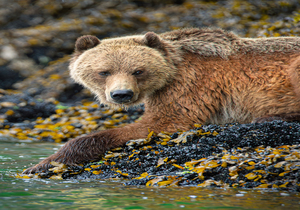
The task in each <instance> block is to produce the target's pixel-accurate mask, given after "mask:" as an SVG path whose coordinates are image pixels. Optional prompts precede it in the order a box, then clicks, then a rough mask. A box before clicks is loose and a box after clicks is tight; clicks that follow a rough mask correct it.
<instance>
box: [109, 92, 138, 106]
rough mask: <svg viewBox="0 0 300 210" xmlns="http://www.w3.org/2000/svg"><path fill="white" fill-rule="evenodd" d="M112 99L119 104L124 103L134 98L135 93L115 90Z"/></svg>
mask: <svg viewBox="0 0 300 210" xmlns="http://www.w3.org/2000/svg"><path fill="white" fill-rule="evenodd" d="M110 96H111V98H112V99H113V100H114V101H116V102H118V103H124V102H128V101H130V99H132V97H133V91H132V90H115V91H113V92H110Z"/></svg>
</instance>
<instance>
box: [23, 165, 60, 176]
mask: <svg viewBox="0 0 300 210" xmlns="http://www.w3.org/2000/svg"><path fill="white" fill-rule="evenodd" d="M53 167H54V166H53V165H51V164H50V163H39V164H37V165H35V166H33V167H30V168H27V169H26V170H25V171H23V173H22V174H35V173H39V172H46V171H48V170H49V169H50V168H53Z"/></svg>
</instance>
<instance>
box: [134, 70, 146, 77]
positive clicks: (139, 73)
mask: <svg viewBox="0 0 300 210" xmlns="http://www.w3.org/2000/svg"><path fill="white" fill-rule="evenodd" d="M142 73H144V72H143V71H141V70H137V71H135V72H133V73H132V75H135V76H137V75H141V74H142Z"/></svg>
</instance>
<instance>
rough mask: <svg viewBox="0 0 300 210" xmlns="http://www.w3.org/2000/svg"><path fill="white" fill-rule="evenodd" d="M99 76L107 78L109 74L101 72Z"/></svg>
mask: <svg viewBox="0 0 300 210" xmlns="http://www.w3.org/2000/svg"><path fill="white" fill-rule="evenodd" d="M99 75H100V76H103V77H107V76H109V75H110V72H108V71H102V72H99Z"/></svg>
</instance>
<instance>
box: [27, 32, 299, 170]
mask: <svg viewBox="0 0 300 210" xmlns="http://www.w3.org/2000/svg"><path fill="white" fill-rule="evenodd" d="M299 54H300V38H298V37H278V38H240V37H238V36H237V35H235V34H233V33H231V32H226V31H223V30H221V29H209V28H205V29H198V28H190V29H182V30H176V31H172V32H167V33H163V34H160V35H157V34H155V33H153V32H148V33H146V34H145V35H137V36H127V37H120V38H112V39H104V40H101V41H100V40H99V39H98V38H96V37H95V36H90V35H87V36H82V37H80V38H78V40H77V41H76V46H75V52H74V54H73V57H72V59H71V62H70V74H71V77H72V78H73V79H74V80H75V81H76V82H78V83H80V84H82V85H84V86H85V87H87V88H89V89H90V90H91V91H92V92H93V93H94V94H95V95H96V96H97V98H98V99H99V101H100V102H101V103H103V104H108V105H110V106H112V107H129V106H135V105H138V104H141V103H144V105H145V113H144V116H143V117H142V119H141V120H139V121H138V122H136V123H133V124H129V125H127V126H125V127H122V128H114V129H110V130H105V131H101V132H98V133H93V134H90V135H86V136H82V137H79V138H76V139H73V140H70V141H69V142H67V143H66V144H65V145H64V146H63V147H62V148H61V149H60V150H58V152H57V153H55V154H53V155H51V156H50V157H48V158H46V159H45V160H43V161H41V162H40V163H39V164H37V165H36V166H34V167H31V168H29V169H27V170H26V171H24V173H34V172H37V171H42V170H47V169H48V168H50V167H52V165H51V164H50V162H51V161H56V162H61V163H65V164H67V165H76V164H79V163H83V162H87V161H92V160H96V159H99V157H100V156H101V155H102V154H103V153H104V152H105V151H106V150H108V149H111V148H114V147H118V146H121V145H124V144H125V143H126V142H127V141H129V140H131V139H140V138H145V137H146V136H147V134H148V130H149V129H150V130H152V131H154V132H156V133H159V132H160V131H168V132H176V131H177V129H182V130H189V129H191V128H192V127H193V125H194V124H195V123H201V124H209V123H215V124H224V123H230V122H239V123H249V122H263V121H266V120H273V119H283V120H298V119H300V117H299V116H300V115H299V113H300V97H299V96H300V88H299V70H300V68H299V65H300V57H299Z"/></svg>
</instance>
